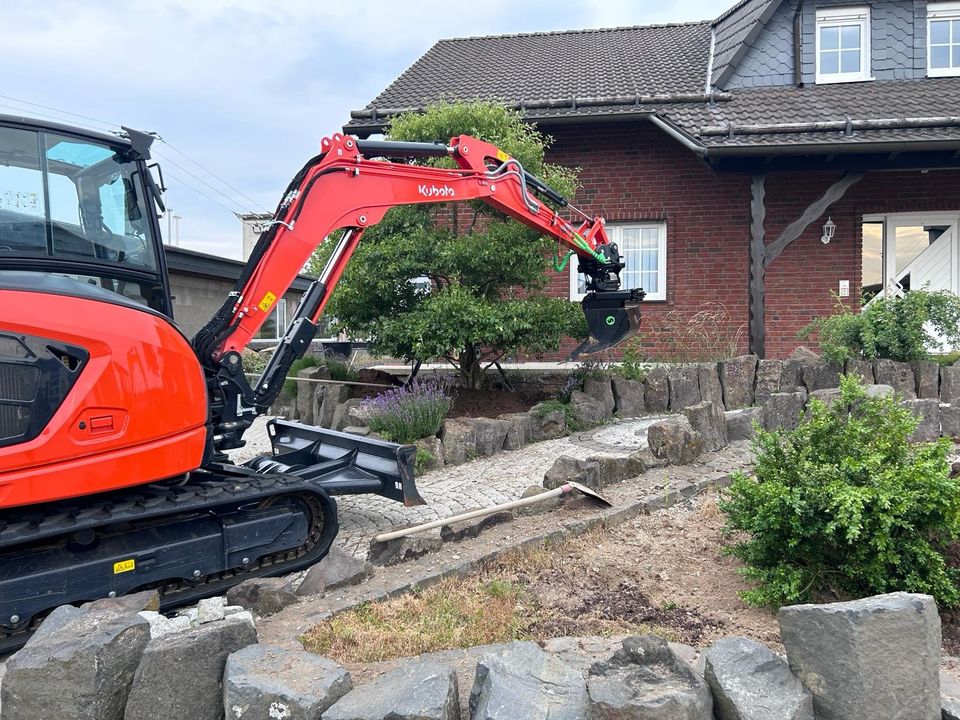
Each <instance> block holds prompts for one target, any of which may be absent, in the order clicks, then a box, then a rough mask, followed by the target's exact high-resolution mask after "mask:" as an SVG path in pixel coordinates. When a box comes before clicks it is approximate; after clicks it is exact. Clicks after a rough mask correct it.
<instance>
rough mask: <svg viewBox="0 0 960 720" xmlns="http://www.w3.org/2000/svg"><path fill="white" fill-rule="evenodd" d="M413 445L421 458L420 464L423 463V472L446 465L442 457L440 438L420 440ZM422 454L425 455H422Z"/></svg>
mask: <svg viewBox="0 0 960 720" xmlns="http://www.w3.org/2000/svg"><path fill="white" fill-rule="evenodd" d="M413 444H414V445H415V446H416V448H417V451H418V452H419V454H420V457H421V458H423V460H422V461H421V462H422V463H423V469H424V470H425V471H426V470H437V469H438V468H442V467H443V466H444V465H446V460H445V459H444V457H443V443H442V442H440V438H438V437H425V438H420V439H419V440H416V441H414V443H413ZM421 451H422V452H421ZM424 453H426V455H424Z"/></svg>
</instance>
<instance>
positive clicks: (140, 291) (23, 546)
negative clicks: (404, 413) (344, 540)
mask: <svg viewBox="0 0 960 720" xmlns="http://www.w3.org/2000/svg"><path fill="white" fill-rule="evenodd" d="M152 140H153V137H152V136H151V135H149V134H145V133H141V132H138V131H134V130H130V129H127V128H124V132H123V133H122V134H117V135H116V136H114V135H109V134H100V133H95V132H89V131H86V130H81V129H78V128H72V127H67V126H62V125H59V124H55V123H46V122H42V121H33V120H27V119H24V118H15V117H6V116H0V652H3V651H8V650H11V649H14V648H16V647H18V646H19V645H22V643H23V642H24V641H25V640H26V638H27V637H28V636H29V633H30V632H31V631H32V630H33V629H34V628H35V627H36V625H37V623H38V622H39V621H40V619H42V617H43V616H44V614H45V613H46V612H48V611H49V610H50V609H51V608H53V607H55V606H57V605H61V604H65V603H78V602H82V601H87V600H91V599H95V598H98V597H104V596H115V595H122V594H125V593H129V592H131V591H135V590H139V589H146V588H156V589H158V590H159V591H160V593H161V597H162V603H163V607H164V608H168V607H172V606H175V605H178V604H184V603H188V602H193V601H195V600H197V599H199V598H201V597H204V596H209V595H214V594H221V593H223V592H224V591H225V589H226V588H228V587H230V586H231V585H234V584H236V583H238V582H240V581H241V580H243V579H246V578H249V577H256V576H266V575H276V574H280V573H286V572H290V571H293V570H296V569H297V568H301V567H305V566H307V565H309V564H312V563H315V562H317V561H318V560H319V559H320V558H322V557H323V556H324V555H325V554H326V552H327V550H328V549H329V547H330V545H331V543H332V542H333V539H334V536H335V535H336V533H337V514H336V506H335V504H334V501H333V499H332V498H331V496H333V495H338V494H345V493H376V494H379V495H382V496H384V497H386V498H390V499H393V500H396V501H399V502H403V503H405V504H407V505H417V504H421V503H422V502H423V500H422V499H421V498H420V495H419V494H418V492H417V489H416V486H415V484H414V479H413V462H414V454H415V451H414V448H413V447H412V446H401V445H396V444H393V443H388V442H381V441H377V440H373V439H368V438H363V437H359V436H354V435H348V434H344V433H339V432H333V431H330V430H324V429H321V428H317V427H310V426H306V425H302V424H298V423H294V422H288V421H285V420H272V421H270V423H269V424H268V435H269V437H270V440H271V443H272V453H271V454H270V455H264V456H260V457H257V458H254V459H253V460H251V461H249V462H247V463H244V464H242V465H237V464H234V463H231V462H230V461H229V459H228V457H227V455H226V451H227V450H230V449H234V448H239V447H241V446H242V445H243V439H242V437H243V433H244V431H245V430H246V429H247V428H248V427H249V426H250V424H251V423H252V422H253V420H254V418H256V417H257V416H258V415H260V414H262V413H264V412H266V411H267V410H268V408H269V407H270V405H271V404H272V403H273V401H274V400H275V399H276V397H277V395H278V393H279V391H280V389H281V387H282V385H283V380H284V378H285V376H286V375H287V372H288V371H289V369H290V366H291V363H292V362H293V361H294V360H295V359H297V358H298V357H301V356H302V355H303V353H304V352H305V351H306V350H307V348H308V347H309V344H310V341H311V339H312V338H313V336H314V332H315V330H316V327H317V325H316V324H317V321H318V319H319V317H320V314H321V312H322V311H323V307H324V305H325V303H326V302H327V299H328V297H329V295H330V292H331V290H332V289H333V288H334V286H335V285H336V283H337V281H338V279H339V278H340V276H341V274H342V273H343V270H344V267H345V266H346V264H347V263H348V261H349V260H350V256H351V254H352V253H353V251H354V249H355V248H356V247H357V244H358V243H359V242H360V239H361V237H362V235H363V233H364V230H366V229H367V228H369V227H371V226H373V225H376V224H377V223H378V222H380V220H381V219H382V218H383V216H384V214H385V213H386V212H387V210H389V209H390V208H392V207H394V206H396V205H404V204H414V203H437V202H449V201H462V200H476V199H479V200H483V201H485V202H487V203H489V204H491V205H492V206H493V207H495V208H497V209H498V210H500V211H502V212H504V213H506V214H507V215H510V216H512V217H514V218H516V219H517V220H519V221H520V222H523V223H525V224H527V225H529V226H531V227H533V228H536V229H537V230H539V231H540V232H541V233H543V234H544V235H548V236H550V237H552V238H554V239H555V240H557V241H558V242H559V243H560V244H561V245H562V246H564V247H565V249H569V251H572V253H574V254H576V255H577V257H578V259H579V267H578V269H579V271H580V272H581V273H583V274H584V275H585V276H586V288H587V295H586V299H585V300H584V301H583V309H584V312H585V313H586V317H587V321H588V326H589V329H590V334H591V336H592V337H591V339H589V340H588V341H587V343H586V346H584V347H582V348H581V349H583V350H584V351H588V352H589V351H595V350H598V349H603V348H606V347H609V346H611V345H613V344H615V343H617V342H619V341H620V340H622V339H623V338H625V337H627V336H628V335H629V334H630V333H631V332H632V331H633V330H634V329H635V328H636V326H637V324H638V323H639V302H640V301H641V300H642V299H643V292H642V291H641V290H621V289H620V271H621V269H622V268H623V263H622V262H621V258H620V253H619V251H618V249H617V247H616V245H615V244H613V243H610V242H608V240H607V237H606V234H605V231H604V226H603V220H602V219H600V218H589V217H586V216H584V218H585V219H584V221H583V222H582V223H581V224H579V226H578V227H574V226H572V225H571V224H570V223H569V222H568V221H567V220H565V219H563V218H562V217H561V216H560V215H559V214H558V213H557V212H556V211H555V210H553V209H551V207H550V206H549V205H548V204H547V203H546V202H545V200H548V201H550V202H552V203H553V204H554V206H555V207H559V208H564V207H567V201H566V200H565V199H564V198H563V197H561V196H560V195H559V194H557V193H556V192H555V191H554V190H552V189H551V188H550V187H548V186H547V185H545V184H544V183H543V182H542V181H540V180H539V179H537V178H536V177H533V176H532V175H530V174H528V173H527V172H526V171H525V170H524V168H523V167H521V165H520V163H519V162H517V160H515V159H513V158H511V157H509V156H508V155H506V154H505V153H503V152H502V151H501V150H499V149H498V148H496V147H494V146H493V145H490V144H488V143H486V142H482V141H480V140H477V139H474V138H471V137H467V136H460V137H455V138H453V139H452V140H450V143H449V144H442V143H438V144H429V143H404V142H388V141H373V140H359V139H357V138H354V137H351V136H343V135H339V134H336V135H333V136H332V137H329V138H324V139H323V141H322V143H321V152H320V154H319V155H317V156H316V157H314V158H312V159H311V160H310V161H309V162H308V163H307V164H306V165H305V166H304V167H303V169H302V170H301V171H300V172H299V173H298V174H297V175H296V177H294V179H293V181H292V182H291V183H290V186H289V187H288V189H287V191H286V192H285V194H284V195H283V198H282V200H281V202H280V204H279V206H278V208H277V210H276V213H275V215H274V217H273V220H272V222H270V224H269V228H268V229H267V230H266V231H265V232H264V233H263V234H262V235H261V236H260V238H259V241H258V242H257V244H256V246H255V248H254V250H253V253H252V255H251V257H250V259H249V261H248V262H247V264H246V265H245V267H244V268H243V270H242V272H241V275H240V278H239V279H238V281H237V283H236V287H235V289H234V291H233V292H231V293H230V294H229V297H227V298H226V299H225V302H224V303H223V306H222V307H221V308H220V309H219V311H217V313H216V314H215V315H214V317H213V318H212V319H211V320H210V321H209V323H207V325H206V326H205V327H204V328H203V329H202V330H200V331H199V332H198V333H197V335H196V336H195V337H194V338H193V340H192V342H191V341H190V340H188V339H187V338H186V337H184V336H183V334H182V333H181V331H180V330H179V329H178V327H177V325H176V324H175V323H174V322H173V314H172V306H171V297H170V286H169V282H168V279H167V274H166V264H165V260H164V253H163V246H162V244H161V239H160V232H159V226H158V215H157V208H159V209H161V210H162V209H163V203H162V198H161V193H162V191H161V187H160V186H161V185H162V184H163V182H162V175H161V176H160V177H159V178H155V177H154V175H153V174H152V170H153V169H154V166H152V165H148V161H149V158H150V147H151V142H152ZM438 157H449V158H452V159H453V160H454V161H455V162H456V165H457V167H456V168H455V169H448V168H437V167H432V166H429V165H425V164H423V163H420V164H417V163H416V161H417V160H418V159H424V158H438ZM158 172H159V171H158ZM571 210H573V211H575V212H579V211H576V210H575V209H574V208H571ZM581 215H582V213H581ZM337 230H342V231H343V232H342V233H340V234H338V235H336V237H337V238H338V239H336V240H335V242H336V246H335V249H334V250H333V252H332V254H331V255H330V259H329V261H328V262H327V264H326V266H325V268H324V269H323V272H322V274H321V275H320V277H319V278H317V280H316V281H315V282H314V283H313V284H312V285H311V286H310V288H309V289H308V290H307V291H306V293H305V294H304V295H303V298H302V300H301V302H300V304H299V306H298V307H297V309H296V312H295V314H294V316H293V320H292V323H291V324H290V326H289V328H288V329H287V330H286V333H285V335H284V337H283V339H282V341H280V343H279V345H278V347H277V349H276V351H275V352H274V353H273V355H272V356H271V358H270V361H269V363H268V365H267V367H266V369H265V370H264V371H263V373H262V375H260V377H259V378H258V379H257V380H256V381H255V382H254V383H253V384H252V385H251V384H250V383H248V381H247V379H246V376H245V375H244V373H243V368H242V363H241V356H240V352H241V351H242V350H243V349H244V348H245V347H247V345H248V343H250V341H251V339H252V338H253V337H254V335H255V334H256V333H257V331H258V329H259V328H260V327H261V325H262V324H263V323H264V321H265V320H266V319H267V317H268V316H269V315H270V313H271V310H272V309H273V307H274V305H275V303H276V301H277V299H278V298H280V297H282V296H283V295H284V293H285V292H286V290H287V289H288V288H289V287H290V285H291V283H292V282H293V281H294V279H295V278H296V277H297V275H298V273H299V272H300V270H301V268H303V266H304V264H305V263H306V262H307V260H308V258H309V257H310V255H311V253H313V251H314V250H315V249H316V247H317V246H318V244H319V243H320V242H322V241H323V240H324V239H325V238H328V237H330V236H331V234H333V233H334V232H335V231H337Z"/></svg>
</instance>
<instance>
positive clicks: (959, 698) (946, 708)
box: [940, 670, 960, 720]
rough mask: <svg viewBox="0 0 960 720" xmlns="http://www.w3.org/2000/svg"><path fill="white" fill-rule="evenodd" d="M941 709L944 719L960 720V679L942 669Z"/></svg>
mask: <svg viewBox="0 0 960 720" xmlns="http://www.w3.org/2000/svg"><path fill="white" fill-rule="evenodd" d="M940 711H941V713H942V714H943V715H942V720H960V681H958V680H957V679H956V678H955V677H953V676H952V675H950V674H948V673H946V672H944V671H943V670H941V671H940Z"/></svg>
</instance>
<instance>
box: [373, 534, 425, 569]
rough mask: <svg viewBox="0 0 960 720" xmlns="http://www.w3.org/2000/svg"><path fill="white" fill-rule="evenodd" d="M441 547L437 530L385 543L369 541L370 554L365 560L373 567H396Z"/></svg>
mask: <svg viewBox="0 0 960 720" xmlns="http://www.w3.org/2000/svg"><path fill="white" fill-rule="evenodd" d="M441 545H443V541H442V540H441V539H440V530H439V528H435V529H433V530H425V531H424V532H418V533H414V534H413V535H407V536H406V537H401V538H396V539H394V540H387V541H386V542H377V541H376V540H373V539H371V540H370V554H369V555H368V556H367V559H368V560H369V561H370V562H371V563H373V564H374V565H396V564H397V563H402V562H405V561H407V560H415V559H416V558H418V557H423V556H424V555H426V554H427V553H431V552H434V551H436V550H439V549H440V546H441Z"/></svg>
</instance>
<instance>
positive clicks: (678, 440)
mask: <svg viewBox="0 0 960 720" xmlns="http://www.w3.org/2000/svg"><path fill="white" fill-rule="evenodd" d="M647 442H648V443H649V445H650V451H651V452H652V453H653V455H654V457H658V458H662V459H664V460H666V461H667V462H669V463H672V464H674V465H682V464H686V463H689V462H693V461H694V460H696V459H697V458H698V457H700V454H701V453H702V452H703V445H704V443H703V436H702V435H701V434H700V433H698V432H697V431H696V430H694V429H693V427H692V426H691V425H690V421H689V420H687V419H686V418H685V417H679V418H673V419H670V420H661V421H660V422H656V423H653V425H651V426H650V427H649V429H648V430H647Z"/></svg>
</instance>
